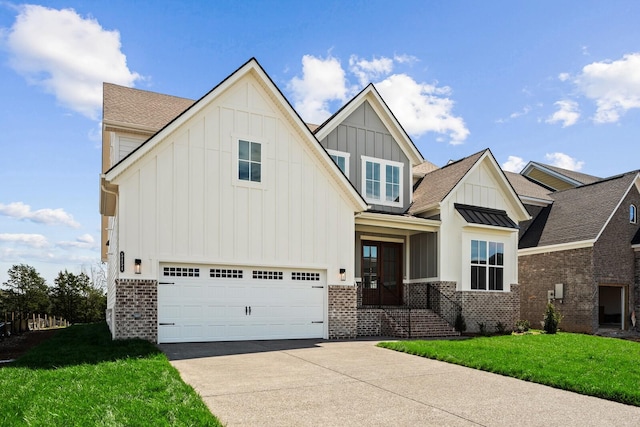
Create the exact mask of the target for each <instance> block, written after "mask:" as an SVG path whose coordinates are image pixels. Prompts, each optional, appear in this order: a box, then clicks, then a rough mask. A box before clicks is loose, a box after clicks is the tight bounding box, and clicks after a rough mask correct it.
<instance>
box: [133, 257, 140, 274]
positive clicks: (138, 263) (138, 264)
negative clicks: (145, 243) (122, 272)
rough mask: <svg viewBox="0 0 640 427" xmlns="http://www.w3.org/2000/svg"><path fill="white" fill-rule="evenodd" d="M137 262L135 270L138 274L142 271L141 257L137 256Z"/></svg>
mask: <svg viewBox="0 0 640 427" xmlns="http://www.w3.org/2000/svg"><path fill="white" fill-rule="evenodd" d="M135 263H136V265H135V269H134V271H135V273H136V274H140V273H141V272H142V260H141V259H140V258H136V261H135Z"/></svg>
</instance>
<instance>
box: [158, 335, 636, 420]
mask: <svg viewBox="0 0 640 427" xmlns="http://www.w3.org/2000/svg"><path fill="white" fill-rule="evenodd" d="M375 344H376V342H374V341H340V342H337V341H322V340H287V341H249V342H225V343H206V344H164V345H161V346H160V348H161V349H162V351H164V352H165V353H166V354H167V356H168V357H169V359H170V360H171V363H172V365H173V366H175V367H176V368H177V369H178V371H180V374H181V375H182V378H183V379H184V380H185V381H186V382H187V383H189V384H191V386H193V388H195V389H196V390H197V391H198V393H200V395H201V396H202V398H203V399H204V401H205V402H206V404H207V405H208V406H209V408H210V409H211V412H213V413H214V414H215V415H216V416H218V418H220V420H221V421H222V422H223V423H224V424H226V425H228V426H239V425H243V426H359V425H361V426H391V425H396V426H431V425H433V426H445V425H446V426H469V425H483V426H538V425H539V426H549V425H553V426H559V425H563V426H570V425H575V426H637V425H638V423H639V420H640V408H637V407H633V406H627V405H622V404H619V403H615V402H610V401H606V400H602V399H597V398H594V397H588V396H582V395H579V394H576V393H570V392H566V391H562V390H557V389H553V388H550V387H545V386H542V385H538V384H533V383H528V382H525V381H520V380H516V379H512V378H507V377H503V376H500V375H495V374H490V373H487V372H482V371H476V370H473V369H468V368H464V367H461V366H456V365H451V364H447V363H443V362H437V361H434V360H429V359H424V358H421V357H417V356H411V355H408V354H404V353H398V352H394V351H391V350H386V349H382V348H378V347H376V346H375Z"/></svg>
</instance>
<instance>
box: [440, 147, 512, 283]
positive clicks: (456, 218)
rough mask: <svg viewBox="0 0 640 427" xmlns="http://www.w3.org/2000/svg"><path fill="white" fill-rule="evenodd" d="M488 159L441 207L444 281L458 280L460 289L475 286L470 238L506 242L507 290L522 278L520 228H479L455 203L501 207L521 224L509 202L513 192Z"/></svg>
mask: <svg viewBox="0 0 640 427" xmlns="http://www.w3.org/2000/svg"><path fill="white" fill-rule="evenodd" d="M488 163H489V161H488V160H486V159H485V160H484V161H483V162H482V163H480V164H479V165H477V167H475V168H473V169H472V170H471V171H470V172H469V173H468V174H467V175H465V177H464V178H463V180H462V182H460V183H459V184H458V186H457V187H456V188H455V190H454V192H453V193H452V194H450V195H449V196H447V198H446V199H445V200H444V203H443V204H442V206H441V210H440V216H441V219H442V225H441V226H440V233H441V235H442V236H447V237H446V238H443V239H441V241H440V249H441V251H440V253H441V256H440V258H439V264H440V268H439V271H440V280H443V281H455V282H457V283H458V290H470V289H471V273H470V271H471V264H470V257H471V255H470V251H471V249H470V241H471V240H485V241H493V242H501V243H504V244H505V245H504V251H505V254H504V260H505V269H504V290H505V291H509V289H510V287H509V285H510V284H511V283H517V280H518V268H517V267H518V233H517V230H510V229H501V228H498V227H475V226H473V225H470V224H468V223H467V222H466V221H465V220H464V219H463V218H462V217H461V216H460V214H458V213H457V212H456V210H455V207H454V205H455V203H461V204H466V205H473V206H479V207H484V208H491V209H500V210H504V211H506V212H507V215H509V217H510V218H512V219H514V220H515V222H516V223H517V222H518V221H517V219H516V218H518V216H517V215H516V213H515V211H514V210H513V207H512V205H511V204H510V203H509V202H508V200H509V197H510V196H509V195H508V194H506V191H505V189H504V188H503V187H502V185H501V184H500V182H499V181H498V177H497V175H496V174H497V172H496V171H495V170H494V168H493V167H491V166H490V165H489V164H488Z"/></svg>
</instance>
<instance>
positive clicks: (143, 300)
mask: <svg viewBox="0 0 640 427" xmlns="http://www.w3.org/2000/svg"><path fill="white" fill-rule="evenodd" d="M115 294H116V295H115V305H114V308H113V310H114V313H113V322H114V328H115V329H114V339H128V338H142V339H145V340H148V341H151V342H154V343H155V342H157V341H158V282H157V281H155V280H132V279H118V280H116V283H115Z"/></svg>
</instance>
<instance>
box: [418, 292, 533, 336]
mask: <svg viewBox="0 0 640 427" xmlns="http://www.w3.org/2000/svg"><path fill="white" fill-rule="evenodd" d="M432 285H433V286H434V287H436V288H437V289H438V290H439V291H440V293H441V294H440V295H433V296H431V299H432V301H430V305H431V306H432V307H437V308H438V307H439V308H438V309H437V310H434V311H436V312H437V311H442V313H441V316H442V317H443V318H444V319H445V320H447V321H448V322H449V324H451V325H452V326H453V325H454V323H455V317H456V314H457V313H456V312H455V311H454V310H455V309H456V307H455V306H454V305H452V304H451V303H450V301H454V302H455V303H456V304H457V305H458V306H459V307H460V309H461V313H462V316H463V317H464V320H465V323H466V325H467V332H479V331H480V327H479V323H484V324H485V327H486V328H487V331H488V332H495V331H496V325H497V324H498V323H502V324H503V325H504V326H505V328H506V330H513V329H514V327H515V323H516V321H518V320H519V319H520V285H517V284H512V285H511V288H510V292H492V291H457V290H456V288H457V284H456V282H433V283H432Z"/></svg>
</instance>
